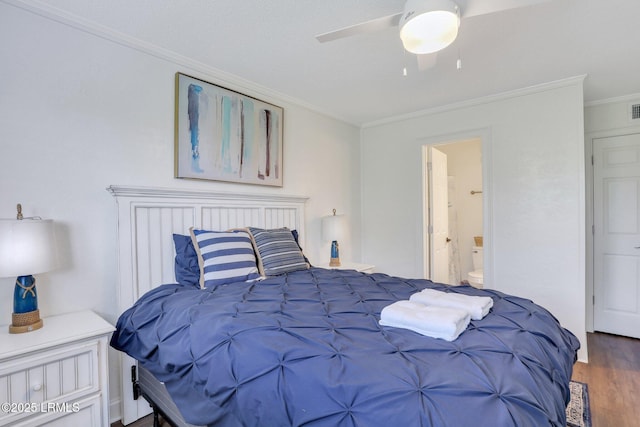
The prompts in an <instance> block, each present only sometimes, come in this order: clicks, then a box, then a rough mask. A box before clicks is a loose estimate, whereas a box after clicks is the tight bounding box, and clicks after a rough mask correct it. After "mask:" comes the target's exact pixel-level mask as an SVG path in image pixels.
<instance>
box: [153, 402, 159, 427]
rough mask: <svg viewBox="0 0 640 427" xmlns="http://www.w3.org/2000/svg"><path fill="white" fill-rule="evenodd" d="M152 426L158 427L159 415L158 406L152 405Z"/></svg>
mask: <svg viewBox="0 0 640 427" xmlns="http://www.w3.org/2000/svg"><path fill="white" fill-rule="evenodd" d="M153 427H160V417H159V416H158V408H156V407H155V406H153Z"/></svg>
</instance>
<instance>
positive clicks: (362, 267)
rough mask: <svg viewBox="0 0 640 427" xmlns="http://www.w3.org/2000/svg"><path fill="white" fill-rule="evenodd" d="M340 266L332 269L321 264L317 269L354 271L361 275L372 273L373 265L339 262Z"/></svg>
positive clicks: (327, 265)
mask: <svg viewBox="0 0 640 427" xmlns="http://www.w3.org/2000/svg"><path fill="white" fill-rule="evenodd" d="M341 264H342V265H340V267H332V266H330V265H329V264H321V265H319V266H318V267H320V268H329V269H337V270H356V271H360V272H362V273H373V269H374V268H375V265H371V264H359V263H357V262H345V261H342V262H341Z"/></svg>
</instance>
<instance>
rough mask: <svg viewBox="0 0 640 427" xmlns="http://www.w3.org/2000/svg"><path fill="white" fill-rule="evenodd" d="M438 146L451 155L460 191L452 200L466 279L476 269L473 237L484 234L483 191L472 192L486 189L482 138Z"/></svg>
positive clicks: (451, 171) (449, 161) (449, 160)
mask: <svg viewBox="0 0 640 427" xmlns="http://www.w3.org/2000/svg"><path fill="white" fill-rule="evenodd" d="M438 149H439V150H440V151H442V152H443V153H445V154H446V155H447V168H448V174H449V176H450V177H453V181H454V183H455V190H456V191H455V193H453V194H449V202H450V206H451V207H450V209H453V210H455V213H456V215H457V221H455V223H457V236H458V255H459V270H460V275H461V278H462V279H463V280H464V279H466V277H467V273H468V272H470V271H472V270H473V263H472V258H471V249H472V247H473V246H474V241H473V237H474V236H482V195H483V193H480V194H475V195H472V194H471V191H482V142H481V140H480V139H471V140H466V141H455V142H452V143H448V144H444V145H438ZM452 234H453V233H452ZM450 261H451V262H456V260H455V259H452V260H450Z"/></svg>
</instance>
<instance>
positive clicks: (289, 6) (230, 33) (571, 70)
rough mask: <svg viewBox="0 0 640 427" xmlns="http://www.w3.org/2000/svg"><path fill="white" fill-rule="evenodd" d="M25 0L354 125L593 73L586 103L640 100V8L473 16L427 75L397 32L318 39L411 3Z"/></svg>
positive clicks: (557, 8) (557, 3)
mask: <svg viewBox="0 0 640 427" xmlns="http://www.w3.org/2000/svg"><path fill="white" fill-rule="evenodd" d="M18 1H19V0H15V1H14V3H16V2H18ZM25 1H29V3H30V4H31V5H34V4H35V5H38V4H42V5H45V6H46V7H48V8H55V9H57V10H60V11H61V12H64V13H65V14H67V13H69V14H72V15H75V16H77V17H78V18H80V19H82V20H86V21H89V22H90V23H95V24H98V25H101V26H105V27H108V28H110V29H112V30H114V31H117V32H120V33H123V34H124V35H126V36H127V37H133V38H134V39H137V40H139V41H141V42H144V43H150V44H152V45H155V46H158V47H160V48H163V49H166V50H169V51H171V52H175V53H176V54H180V55H183V56H185V57H188V58H191V59H193V60H195V61H198V62H201V63H204V64H206V65H207V66H209V67H212V68H215V69H216V70H220V71H222V72H225V73H231V74H233V75H235V76H238V77H239V78H241V79H244V80H248V81H250V82H253V83H255V84H256V85H259V86H262V87H266V88H269V89H270V90H271V91H276V92H279V93H281V94H284V95H286V96H287V97H290V98H294V99H297V100H300V101H301V102H303V103H305V104H307V105H311V106H313V107H314V108H317V109H318V110H320V111H324V112H328V113H330V114H331V115H333V116H335V117H338V118H341V119H343V120H345V121H349V122H352V123H355V124H362V123H368V122H372V121H377V120H381V119H384V118H387V117H393V116H397V115H402V114H406V113H411V112H414V111H417V110H422V109H429V108H433V107H438V106H442V105H447V104H452V103H456V102H460V101H464V100H468V99H473V98H478V97H482V96H485V95H490V94H495V93H500V92H505V91H509V90H513V89H518V88H523V87H528V86H532V85H537V84H540V83H546V82H550V81H555V80H560V79H564V78H568V77H573V76H577V75H583V74H586V75H587V79H586V80H585V101H593V100H600V99H607V98H613V97H619V96H624V95H629V94H634V93H640V48H639V47H638V42H639V41H640V36H638V30H637V28H638V25H639V22H640V1H638V0H552V1H550V2H548V3H543V4H539V5H535V6H530V7H525V8H519V9H514V10H508V11H503V12H499V13H495V14H491V15H484V16H477V17H473V18H467V19H463V20H462V23H461V27H460V32H459V37H458V39H457V40H456V41H455V42H454V44H453V45H451V46H450V47H448V48H447V49H445V50H444V51H442V52H440V53H439V54H438V56H437V63H436V65H435V67H433V68H431V69H428V70H426V71H419V70H418V69H417V61H416V59H415V56H414V55H412V54H409V53H406V52H404V50H403V48H402V44H401V42H400V40H399V37H398V34H397V30H396V29H389V30H386V31H382V32H379V33H374V34H367V35H362V36H356V37H351V38H348V39H342V40H337V41H334V42H330V43H325V44H321V43H319V42H318V41H317V40H316V39H315V38H314V36H315V35H316V34H319V33H323V32H326V31H330V30H334V29H338V28H341V27H344V26H348V25H351V24H355V23H358V22H362V21H365V20H368V19H372V18H376V17H380V16H383V15H389V14H393V13H397V12H399V11H401V10H402V8H403V5H404V1H403V0H322V1H319V0H233V1H231V0H108V1H105V0H41V1H37V0H25ZM486 1H490V0H486ZM458 56H459V57H460V58H461V59H462V64H463V68H462V69H461V70H456V60H457V59H458ZM405 66H406V67H407V69H408V75H407V76H406V77H404V76H403V73H402V69H403V67H405Z"/></svg>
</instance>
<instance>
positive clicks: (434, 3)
mask: <svg viewBox="0 0 640 427" xmlns="http://www.w3.org/2000/svg"><path fill="white" fill-rule="evenodd" d="M548 1H550V0H455V1H453V0H407V2H406V4H405V6H404V11H403V12H401V13H396V14H394V15H389V16H383V17H381V18H376V19H373V20H371V21H366V22H362V23H359V24H355V25H351V26H348V27H345V28H341V29H338V30H335V31H330V32H328V33H323V34H319V35H317V36H316V39H318V41H319V42H321V43H325V42H330V41H333V40H337V39H341V38H345V37H351V36H355V35H358V34H366V33H370V32H375V31H381V30H384V29H387V28H390V27H396V26H397V27H399V30H400V39H401V40H402V44H403V46H404V48H405V49H406V50H407V51H408V52H411V53H415V54H417V55H419V56H418V59H419V61H420V56H424V55H425V54H431V53H434V52H438V51H440V50H442V49H444V48H445V47H447V46H449V45H450V44H451V43H452V42H453V41H454V40H455V39H456V37H457V36H458V27H459V26H460V19H464V18H469V17H471V16H477V15H486V14H489V13H495V12H499V11H502V10H506V9H515V8H518V7H524V6H530V5H533V4H538V3H544V2H548ZM423 62H425V63H426V64H430V65H433V64H432V61H429V60H427V61H423ZM421 68H422V67H421Z"/></svg>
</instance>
